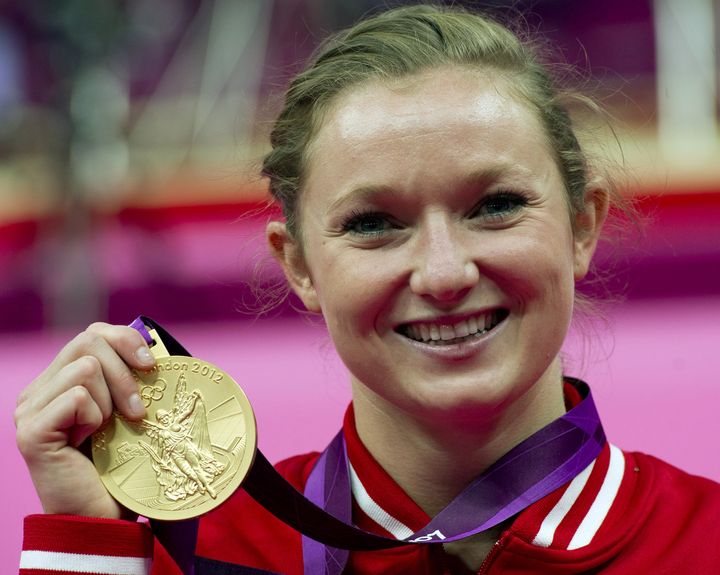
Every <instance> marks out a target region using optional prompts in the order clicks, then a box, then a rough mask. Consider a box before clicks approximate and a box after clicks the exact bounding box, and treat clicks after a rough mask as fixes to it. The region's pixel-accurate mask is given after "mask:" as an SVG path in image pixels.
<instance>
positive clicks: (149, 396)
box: [140, 378, 167, 407]
mask: <svg viewBox="0 0 720 575" xmlns="http://www.w3.org/2000/svg"><path fill="white" fill-rule="evenodd" d="M166 389H167V382H166V381H165V380H164V379H162V378H159V379H156V380H155V383H154V385H151V384H146V385H143V386H142V387H141V388H140V397H141V398H142V400H143V404H144V405H145V407H150V405H151V404H152V402H153V401H160V400H161V399H162V398H163V395H164V394H165V390H166Z"/></svg>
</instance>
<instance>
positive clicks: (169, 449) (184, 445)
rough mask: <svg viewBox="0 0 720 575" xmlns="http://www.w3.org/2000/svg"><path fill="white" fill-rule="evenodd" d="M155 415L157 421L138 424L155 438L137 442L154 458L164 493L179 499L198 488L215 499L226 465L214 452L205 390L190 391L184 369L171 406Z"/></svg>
mask: <svg viewBox="0 0 720 575" xmlns="http://www.w3.org/2000/svg"><path fill="white" fill-rule="evenodd" d="M155 419H157V421H158V423H153V422H151V421H148V420H143V421H141V422H140V423H139V424H138V425H139V426H140V427H141V428H142V429H144V431H145V434H146V435H147V436H148V437H150V438H151V439H152V444H151V445H148V444H147V443H146V442H144V441H139V442H138V445H139V446H140V447H141V448H142V449H143V450H144V451H146V452H147V453H148V455H150V457H151V458H152V468H153V470H154V471H155V475H156V477H157V481H158V483H159V484H160V485H162V488H163V489H162V491H163V494H164V495H165V497H166V498H167V499H169V500H170V501H178V500H180V499H185V498H187V497H188V496H189V495H194V494H195V493H196V492H198V491H199V492H200V493H205V492H207V494H208V495H210V497H212V498H213V499H216V498H217V493H215V490H214V489H213V487H212V482H213V481H214V479H215V477H217V476H219V475H220V474H222V472H223V471H224V469H225V465H224V464H223V463H220V462H219V461H218V460H217V459H216V458H215V456H214V454H213V452H212V446H211V444H210V433H209V431H208V425H207V413H206V410H205V402H204V401H203V397H202V394H201V392H200V391H199V390H197V389H194V390H193V391H192V392H190V393H188V392H187V382H186V380H185V376H184V375H183V374H182V373H181V374H180V376H179V378H178V384H177V388H176V391H175V401H174V404H173V408H172V410H171V411H168V410H166V409H158V410H157V411H155Z"/></svg>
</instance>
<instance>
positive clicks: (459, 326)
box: [455, 321, 470, 337]
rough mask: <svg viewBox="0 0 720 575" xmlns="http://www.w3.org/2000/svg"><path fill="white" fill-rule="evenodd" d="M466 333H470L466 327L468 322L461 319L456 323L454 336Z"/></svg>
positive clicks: (461, 335)
mask: <svg viewBox="0 0 720 575" xmlns="http://www.w3.org/2000/svg"><path fill="white" fill-rule="evenodd" d="M467 335H470V328H469V327H468V322H466V321H461V322H459V323H456V324H455V337H465V336H467Z"/></svg>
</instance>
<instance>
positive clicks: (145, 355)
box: [135, 346, 155, 365]
mask: <svg viewBox="0 0 720 575" xmlns="http://www.w3.org/2000/svg"><path fill="white" fill-rule="evenodd" d="M135 357H136V358H137V359H138V361H139V362H140V363H143V364H145V365H155V358H154V357H153V354H152V353H150V350H149V349H148V348H147V347H145V346H142V347H139V348H137V350H136V351H135Z"/></svg>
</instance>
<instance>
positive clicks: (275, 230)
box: [265, 221, 320, 313]
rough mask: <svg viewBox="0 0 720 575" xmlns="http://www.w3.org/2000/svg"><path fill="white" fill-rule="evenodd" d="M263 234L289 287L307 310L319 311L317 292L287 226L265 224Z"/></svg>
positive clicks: (275, 222) (275, 223)
mask: <svg viewBox="0 0 720 575" xmlns="http://www.w3.org/2000/svg"><path fill="white" fill-rule="evenodd" d="M265 236H266V237H267V241H268V244H269V245H270V251H271V252H272V254H273V256H274V257H275V259H276V260H277V261H278V263H279V264H280V266H281V267H282V269H283V272H285V277H286V278H287V281H288V283H289V284H290V287H291V288H292V289H293V291H294V292H295V293H296V294H297V296H298V297H299V298H300V299H301V300H302V302H303V304H304V305H305V307H306V308H307V309H308V310H309V311H312V312H316V313H320V304H319V302H318V296H317V292H316V291H315V287H314V286H313V282H312V279H311V277H310V273H309V272H308V269H307V265H306V264H305V257H304V256H303V253H302V247H301V246H300V244H299V243H298V241H297V240H296V239H295V238H294V237H293V236H292V234H290V232H288V230H287V226H286V225H285V224H284V223H283V222H278V221H273V222H270V223H269V224H268V225H267V228H266V230H265Z"/></svg>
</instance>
